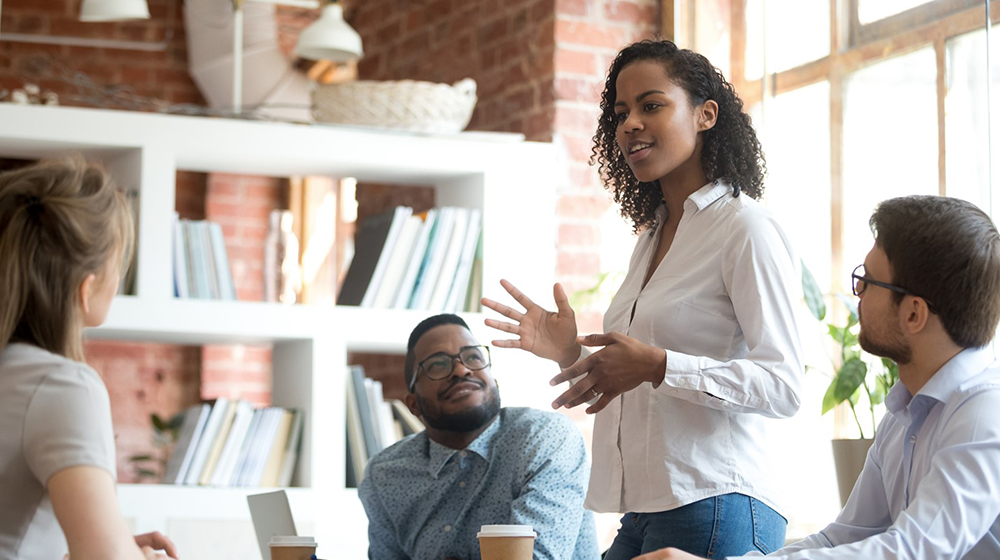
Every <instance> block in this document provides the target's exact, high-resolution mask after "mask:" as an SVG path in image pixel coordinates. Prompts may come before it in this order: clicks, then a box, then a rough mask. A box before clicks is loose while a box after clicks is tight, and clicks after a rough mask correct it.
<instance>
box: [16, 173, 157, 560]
mask: <svg viewBox="0 0 1000 560" xmlns="http://www.w3.org/2000/svg"><path fill="white" fill-rule="evenodd" d="M131 244H132V220H131V215H130V214H129V212H128V209H127V206H126V203H125V200H124V198H123V197H122V195H121V193H119V192H118V191H117V190H116V188H115V186H114V184H113V183H112V182H111V180H110V178H109V177H108V175H107V174H106V173H105V172H104V171H103V170H101V169H100V168H98V167H96V166H94V165H90V164H87V163H85V162H84V161H83V160H82V159H72V160H64V161H53V162H44V163H40V164H36V165H33V166H30V167H26V168H22V169H19V170H15V171H10V172H7V173H3V174H0V287H2V290H3V291H2V294H0V496H3V507H0V558H18V559H21V560H35V559H38V560H58V559H59V558H63V557H64V555H65V554H66V553H67V551H68V553H69V556H70V557H72V560H90V559H101V560H108V559H119V558H121V559H132V560H140V559H146V560H154V559H164V558H168V556H167V555H169V557H176V556H177V552H176V550H175V548H174V545H173V543H171V542H170V540H169V539H167V538H166V537H164V536H162V535H160V534H159V533H151V534H146V535H140V536H138V537H133V536H132V535H131V534H129V531H128V527H127V526H126V523H125V519H124V518H123V517H122V514H121V511H120V510H119V508H118V501H117V497H116V494H115V480H116V471H115V442H114V434H113V431H112V427H111V409H110V405H109V400H108V391H107V388H106V387H105V386H104V383H103V381H102V380H101V377H100V376H99V375H98V374H97V372H96V371H94V370H93V369H92V368H90V367H89V366H87V364H85V363H84V362H83V349H82V331H83V328H84V327H92V326H97V325H100V324H101V323H102V322H103V321H104V318H105V316H106V315H107V312H108V308H109V307H110V305H111V301H112V299H114V295H115V292H116V290H117V287H118V281H119V275H120V270H119V267H120V263H121V262H122V261H123V256H124V255H125V254H126V253H127V252H128V251H129V250H130V247H131ZM157 550H162V551H164V552H165V553H166V554H164V552H157Z"/></svg>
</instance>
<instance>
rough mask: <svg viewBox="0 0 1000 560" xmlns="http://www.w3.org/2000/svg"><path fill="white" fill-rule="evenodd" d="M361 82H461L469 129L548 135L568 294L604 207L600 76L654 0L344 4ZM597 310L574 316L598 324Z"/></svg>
mask: <svg viewBox="0 0 1000 560" xmlns="http://www.w3.org/2000/svg"><path fill="white" fill-rule="evenodd" d="M345 5H346V8H347V9H346V14H347V19H348V21H349V22H350V23H351V25H353V26H354V28H355V29H357V30H358V32H359V33H360V34H361V36H362V40H363V41H364V48H365V58H364V59H363V60H362V61H361V63H360V64H359V66H358V70H359V74H360V77H361V78H362V79H374V80H399V79H418V80H429V81H435V82H446V83H453V82H455V81H457V80H460V79H462V78H465V77H471V78H473V79H475V80H476V82H477V83H478V86H479V87H478V97H479V101H478V103H477V105H476V111H475V113H474V114H473V118H472V122H471V123H470V124H469V128H470V129H478V130H492V131H511V132H520V133H523V134H524V135H525V136H526V137H527V138H528V139H530V140H540V141H548V140H552V139H558V140H559V141H561V142H563V143H565V146H566V149H567V151H568V154H569V157H570V177H571V181H572V184H571V185H570V186H568V187H567V188H565V189H564V190H563V191H561V192H559V193H558V201H557V209H556V216H555V219H556V220H557V221H558V228H559V229H558V231H559V237H558V239H557V252H558V256H557V261H556V263H554V266H555V268H556V270H555V273H556V279H557V280H558V281H560V282H562V283H563V284H564V285H565V287H566V289H567V290H568V291H569V292H570V293H572V292H575V291H577V290H581V289H586V288H590V287H592V286H593V285H594V283H595V282H596V280H597V275H598V274H599V273H600V272H601V271H602V270H603V267H602V263H601V257H600V243H601V235H602V232H601V230H600V228H599V225H598V222H599V220H600V219H601V217H602V216H604V215H605V214H606V213H607V212H608V211H609V208H610V207H611V204H612V203H611V201H610V197H609V195H608V193H607V192H606V191H605V190H604V189H603V187H602V186H601V185H600V182H599V181H598V178H597V173H596V171H595V170H594V168H592V167H590V165H589V164H588V159H589V158H590V154H591V137H592V136H593V134H594V131H595V128H596V124H597V115H598V105H597V103H598V100H599V99H600V92H601V90H602V89H603V84H604V76H605V74H606V72H607V68H608V66H609V65H610V64H611V61H612V60H613V59H614V56H615V54H617V52H618V50H619V49H620V48H621V47H622V46H624V45H626V44H628V43H630V42H633V41H636V40H639V39H644V38H648V37H651V36H653V34H655V33H656V32H657V31H658V22H659V2H658V1H657V0H519V1H506V2H503V1H499V0H422V1H410V2H399V1H398V0H365V1H363V2H361V1H358V0H355V1H353V2H346V3H345ZM602 313H603V310H597V309H593V310H583V311H581V313H579V315H578V318H579V323H580V328H581V331H584V332H598V331H600V330H601V316H602Z"/></svg>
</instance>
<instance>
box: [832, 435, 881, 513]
mask: <svg viewBox="0 0 1000 560" xmlns="http://www.w3.org/2000/svg"><path fill="white" fill-rule="evenodd" d="M874 441H875V440H874V439H868V438H861V439H835V440H832V441H831V442H830V443H831V444H832V445H833V463H834V466H835V467H836V469H837V488H838V489H839V490H840V505H841V507H843V506H845V505H846V504H847V498H849V497H851V491H852V490H854V484H855V483H856V482H857V481H858V476H860V475H861V469H863V468H864V467H865V458H866V457H868V448H870V447H871V446H872V442H874Z"/></svg>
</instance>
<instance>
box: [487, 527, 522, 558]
mask: <svg viewBox="0 0 1000 560" xmlns="http://www.w3.org/2000/svg"><path fill="white" fill-rule="evenodd" d="M476 537H478V538H479V553H480V554H481V555H482V557H483V560H531V557H532V554H533V553H534V551H535V532H534V531H532V530H531V525H483V526H482V528H481V529H480V530H479V533H477V534H476Z"/></svg>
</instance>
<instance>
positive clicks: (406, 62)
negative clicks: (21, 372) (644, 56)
mask: <svg viewBox="0 0 1000 560" xmlns="http://www.w3.org/2000/svg"><path fill="white" fill-rule="evenodd" d="M181 4H182V3H181V2H175V1H174V0H149V5H150V10H151V12H152V16H153V17H152V19H151V20H149V21H146V22H130V23H113V24H81V23H79V22H77V21H76V16H77V14H78V12H79V0H5V1H4V4H3V11H2V18H3V19H2V27H3V31H4V32H8V33H13V32H18V33H40V34H47V35H59V34H61V35H69V34H78V35H83V36H93V37H101V38H120V39H126V40H140V41H156V40H161V39H162V38H163V37H165V36H166V35H168V33H171V32H172V39H171V41H170V46H169V47H168V49H167V50H166V51H165V52H160V53H144V52H138V51H128V52H126V51H118V50H108V49H89V48H77V47H46V46H42V45H32V44H21V43H10V42H7V41H0V89H2V88H17V87H21V86H22V85H23V84H24V82H25V81H26V80H25V77H24V76H23V69H24V68H25V64H26V62H28V61H29V60H30V59H31V58H32V57H35V56H37V55H39V54H48V55H50V56H51V57H52V58H53V60H55V61H57V62H59V63H61V64H62V65H64V66H66V67H68V68H71V69H75V70H81V71H84V72H86V73H87V74H89V75H90V76H91V78H92V79H94V80H95V82H97V84H98V85H100V86H108V85H113V84H120V83H124V84H128V85H131V86H133V87H135V88H136V91H137V93H139V94H140V95H146V96H152V97H157V98H159V99H163V100H166V101H168V102H171V103H180V102H191V103H199V104H204V101H203V99H202V98H201V96H200V94H199V93H198V91H197V89H196V87H195V85H194V83H193V82H192V81H191V79H190V77H189V76H188V74H187V53H186V46H185V43H184V37H185V34H184V29H183V18H182V14H181ZM344 5H345V11H346V14H347V19H348V21H349V22H350V23H351V24H352V25H353V26H354V27H355V28H356V29H357V30H358V31H359V33H361V35H362V38H363V40H364V46H365V52H366V57H365V58H364V59H363V60H362V61H361V63H360V65H359V73H360V76H361V78H362V79H379V80H388V79H421V80H430V81H435V82H447V83H453V82H455V81H458V80H460V79H462V78H466V77H471V78H473V79H475V80H476V82H477V84H478V96H479V102H478V104H477V108H476V111H475V114H474V115H473V119H472V122H471V124H470V127H469V128H470V129H476V130H492V131H512V132H521V133H523V134H525V136H526V137H527V138H528V139H531V140H540V141H548V140H556V141H560V142H563V143H564V144H565V146H566V148H567V151H568V153H569V155H570V159H571V168H570V173H571V180H572V182H571V185H570V186H568V187H566V188H565V189H564V190H563V191H561V192H559V193H558V206H557V210H556V214H557V215H556V216H555V219H556V220H557V222H558V227H559V229H558V231H559V237H558V247H557V249H558V257H557V261H556V263H553V266H555V270H556V278H557V280H559V281H561V282H563V283H564V284H565V285H566V287H567V289H568V290H569V291H570V292H573V291H576V290H579V289H583V288H588V287H590V286H592V285H593V283H594V282H595V280H596V275H597V274H598V273H599V272H600V271H602V270H603V269H604V268H603V266H602V263H601V258H600V250H599V247H600V243H601V239H602V236H603V235H605V234H604V232H602V231H601V229H600V228H599V226H598V220H599V219H600V218H601V217H602V216H604V215H605V214H606V213H607V212H608V209H609V208H610V206H611V202H610V199H609V196H608V194H607V193H606V192H605V191H604V190H603V188H602V187H601V186H600V183H599V181H598V180H597V178H596V172H595V171H594V169H593V168H591V167H589V165H588V164H587V159H588V158H589V156H590V137H591V136H592V135H593V132H594V128H595V125H596V101H597V99H598V96H599V93H600V90H601V87H602V83H603V76H604V74H605V72H606V70H607V67H608V65H609V64H610V62H611V60H612V59H613V57H614V55H615V53H616V52H617V50H618V49H619V48H620V47H621V46H623V45H624V44H626V43H628V42H631V41H633V40H636V39H640V38H644V37H648V36H651V35H652V34H653V33H654V32H655V31H656V29H657V22H658V21H659V14H658V11H657V10H658V5H659V2H658V1H657V0H507V1H502V0H409V1H405V2H404V1H402V0H363V1H362V0H346V1H345V2H344ZM171 7H173V9H172V10H171ZM168 12H172V13H168ZM277 13H278V17H277V20H278V21H277V25H278V27H279V37H280V39H279V40H280V41H281V47H282V49H283V51H284V52H285V53H286V54H289V55H290V53H291V50H292V48H293V46H294V42H295V38H296V36H297V34H298V33H299V31H300V30H301V29H302V28H303V27H305V26H306V25H308V23H309V22H311V21H312V19H313V18H314V17H315V14H316V11H310V10H299V9H294V8H287V7H279V8H278V10H277ZM28 81H38V80H36V79H34V78H32V79H29V80H28ZM40 85H41V86H42V87H43V88H45V89H50V90H52V91H56V92H57V93H59V94H60V96H62V102H63V104H73V102H72V101H71V100H70V99H69V98H68V97H67V96H69V95H71V94H73V93H75V89H74V88H73V87H72V86H69V85H67V84H65V83H62V82H59V81H54V80H51V79H50V80H44V81H41V82H40ZM280 187H281V186H280V181H278V180H275V179H270V178H252V177H249V178H241V177H237V176H233V175H221V174H213V175H212V176H206V175H204V174H197V173H179V174H178V182H177V210H178V212H179V213H180V214H181V215H182V216H183V217H187V218H196V219H197V218H208V219H212V220H215V221H218V222H220V223H221V224H222V225H223V228H224V231H225V234H226V243H227V249H228V251H229V252H230V258H231V259H232V266H233V272H234V275H235V277H236V279H237V289H238V291H239V295H240V298H241V299H246V300H259V299H261V296H262V291H263V285H262V277H261V275H260V270H261V267H262V262H263V238H264V236H265V235H266V228H267V212H269V211H270V210H271V209H272V208H276V207H282V205H283V204H284V200H283V199H282V196H283V193H284V189H282V188H280ZM404 191H405V192H404ZM400 193H403V194H400ZM431 196H432V195H431ZM406 197H411V200H406ZM426 197H427V195H426V194H422V193H421V191H419V190H413V189H403V190H400V189H396V188H392V187H385V186H362V188H361V189H359V199H360V203H359V215H361V216H364V215H366V214H371V213H377V212H378V211H382V210H384V209H386V208H388V207H391V206H393V205H396V204H413V205H415V206H417V205H420V204H427V202H428V201H427V200H426ZM236 201H239V202H236ZM431 203H433V202H432V201H431ZM601 311H602V310H595V311H587V312H583V313H581V314H580V316H579V319H580V321H579V322H580V327H581V330H583V331H585V332H594V331H599V330H600V324H601V323H600V316H601ZM95 344H99V345H100V347H99V348H98V347H93V346H92V345H95ZM137 348H144V350H142V351H140V350H137ZM88 349H89V350H90V352H91V354H90V355H89V358H90V359H91V362H92V363H94V364H95V366H97V367H98V369H99V371H102V372H103V370H107V371H108V372H109V373H110V375H112V377H109V378H108V379H109V381H108V385H109V388H112V391H113V395H112V399H113V406H114V407H115V422H116V426H118V427H120V429H119V446H120V447H122V449H120V453H119V455H120V457H124V456H128V455H130V454H133V452H134V451H138V450H139V449H140V448H141V445H140V444H139V442H140V441H145V442H146V443H147V446H148V442H149V436H150V434H151V430H150V429H149V424H148V415H149V413H150V412H157V413H159V414H162V415H166V414H169V413H170V412H171V411H176V410H180V409H182V408H183V407H184V406H186V405H187V404H189V403H190V402H193V401H194V400H196V399H197V393H198V391H200V393H201V396H202V397H205V398H211V397H215V396H234V394H233V393H232V389H234V388H238V389H237V390H239V391H240V395H241V396H243V397H244V398H251V399H253V400H257V402H262V403H263V402H266V401H267V400H269V395H268V394H267V391H268V387H269V386H270V380H269V377H270V366H269V361H270V358H269V352H270V349H269V348H261V347H241V346H230V347H217V346H207V347H204V348H202V349H197V348H194V349H192V348H184V347H167V346H162V345H134V346H133V345H129V344H119V343H111V342H100V343H90V345H88ZM111 360H113V361H114V364H115V365H114V366H108V364H109V363H110V361H111ZM358 360H360V361H362V362H363V363H365V365H366V367H367V368H368V371H369V372H370V373H371V374H372V376H373V377H376V378H381V377H385V378H386V379H389V378H391V376H392V375H393V372H398V367H399V364H397V363H396V362H397V361H398V360H399V357H365V356H359V357H358ZM129 361H130V362H129ZM126 362H128V363H126ZM150 363H154V364H162V368H161V369H159V370H155V371H160V372H161V373H162V374H163V378H162V379H163V380H162V381H161V380H159V378H157V376H156V375H153V377H152V379H149V378H148V374H144V373H143V372H145V371H148V369H144V368H148V364H150ZM202 364H204V366H203V365H202ZM157 367H159V366H157ZM202 367H204V369H202ZM199 371H200V372H201V381H200V382H198V384H197V385H196V386H197V387H199V389H198V391H194V390H191V389H190V388H188V389H186V391H188V392H185V393H184V394H183V395H181V396H177V397H176V401H175V402H174V403H173V405H172V406H170V407H166V405H164V410H162V411H161V410H159V409H157V408H155V407H156V406H159V405H158V404H156V403H159V402H160V401H156V400H153V401H151V400H150V398H148V397H144V398H143V399H138V398H137V396H138V395H140V394H143V395H149V394H152V393H156V395H163V396H164V398H167V396H168V395H169V391H167V390H165V389H156V388H157V387H158V386H163V387H165V386H167V385H170V384H172V383H175V381H170V380H177V381H176V384H177V385H178V386H179V385H181V384H183V383H190V377H191V376H195V377H197V375H198V372H199ZM181 380H188V381H181ZM157 384H159V385H157ZM392 387H393V385H392V384H391V383H390V390H391V391H395V389H392ZM116 395H117V396H116ZM157 398H159V397H157ZM171 398H172V397H171ZM125 401H128V402H125ZM151 402H152V403H153V404H150V403H151ZM141 403H145V404H144V405H143V407H144V408H141V409H136V408H135V407H134V406H133V404H141ZM167 409H169V410H167ZM143 437H144V438H145V440H143V439H142V438H143ZM120 471H121V472H122V477H121V478H122V480H130V479H129V478H128V477H129V474H127V473H129V472H130V471H129V470H128V469H126V468H125V466H124V465H120Z"/></svg>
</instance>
